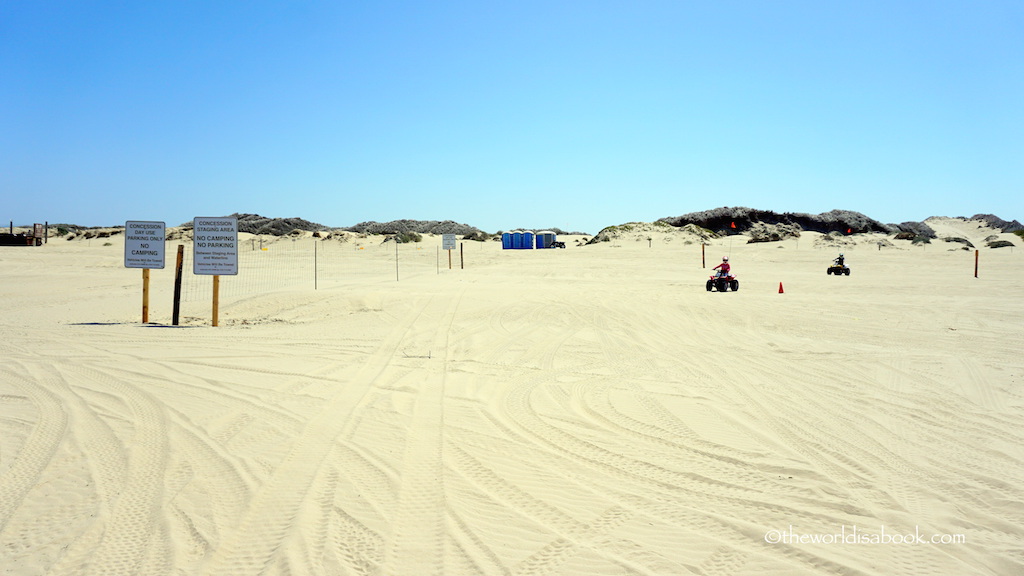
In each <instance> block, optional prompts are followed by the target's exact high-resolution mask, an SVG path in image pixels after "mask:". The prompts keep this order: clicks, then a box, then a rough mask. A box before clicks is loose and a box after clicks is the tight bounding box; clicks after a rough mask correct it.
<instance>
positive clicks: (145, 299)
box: [142, 268, 149, 324]
mask: <svg viewBox="0 0 1024 576" xmlns="http://www.w3.org/2000/svg"><path fill="white" fill-rule="evenodd" d="M142 323H143V324H148V323H149V268H143V269H142Z"/></svg>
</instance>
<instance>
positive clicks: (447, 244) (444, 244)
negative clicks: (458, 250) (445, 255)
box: [441, 234, 455, 250]
mask: <svg viewBox="0 0 1024 576" xmlns="http://www.w3.org/2000/svg"><path fill="white" fill-rule="evenodd" d="M441 248H442V249H444V250H455V234H442V235H441Z"/></svg>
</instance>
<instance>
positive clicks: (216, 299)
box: [213, 275, 220, 326]
mask: <svg viewBox="0 0 1024 576" xmlns="http://www.w3.org/2000/svg"><path fill="white" fill-rule="evenodd" d="M219 308H220V276H217V275H214V277H213V325H214V326H217V325H218V322H217V320H218V318H217V313H218V311H219Z"/></svg>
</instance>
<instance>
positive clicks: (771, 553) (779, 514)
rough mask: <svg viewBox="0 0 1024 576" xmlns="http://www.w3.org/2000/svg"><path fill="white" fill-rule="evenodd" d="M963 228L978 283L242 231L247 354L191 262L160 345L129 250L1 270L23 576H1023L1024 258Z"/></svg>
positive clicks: (3, 377) (784, 258)
mask: <svg viewBox="0 0 1024 576" xmlns="http://www.w3.org/2000/svg"><path fill="white" fill-rule="evenodd" d="M930 224H931V225H932V227H933V228H935V230H936V231H937V232H939V233H940V235H941V234H944V233H949V234H954V233H955V234H956V235H959V236H963V237H966V238H968V239H969V240H971V241H972V242H973V243H974V245H975V246H977V247H979V248H980V254H979V274H978V277H977V278H975V277H974V262H975V252H974V250H973V249H971V250H961V249H959V248H960V246H959V245H957V244H955V243H946V242H941V241H933V242H932V243H931V244H928V245H925V246H923V247H922V246H918V245H912V244H911V243H910V242H909V241H894V240H892V239H891V237H886V236H884V235H881V234H875V235H870V234H866V235H856V236H853V237H849V238H843V239H842V242H843V243H840V244H836V243H835V242H832V241H830V240H828V239H827V238H826V237H823V236H822V235H820V234H815V233H805V234H803V235H802V236H801V237H800V239H798V240H794V239H789V240H785V241H782V242H769V243H758V244H746V243H745V238H744V237H742V236H736V237H731V238H716V239H713V240H711V241H710V245H709V246H707V247H706V248H705V263H704V265H703V266H702V259H701V245H700V243H699V242H697V243H694V242H692V241H688V240H687V239H686V238H685V237H683V236H679V235H674V234H663V233H659V232H647V231H645V232H638V233H637V234H633V235H629V234H627V235H624V236H623V237H621V238H618V239H616V240H613V241H611V242H605V243H602V244H599V245H593V246H579V245H578V243H577V242H576V239H575V238H568V239H567V244H568V247H567V248H566V249H564V250H559V249H554V250H502V249H501V244H500V243H498V242H486V243H480V242H465V243H463V247H462V254H461V256H462V258H461V260H462V261H464V263H465V267H464V268H462V267H461V266H460V255H459V253H458V252H456V253H455V254H454V255H453V256H454V258H453V265H452V268H451V269H449V267H448V254H446V253H444V252H441V251H439V250H438V248H439V247H440V245H441V239H440V238H439V237H433V236H431V237H426V238H424V241H423V242H422V243H418V244H415V245H414V244H405V245H400V246H399V247H398V248H397V251H396V248H395V246H394V244H392V243H382V242H381V241H382V238H381V237H373V236H371V237H367V238H362V239H360V238H350V239H346V240H345V241H336V240H317V239H314V238H311V237H301V238H291V239H280V238H278V239H269V238H268V239H260V238H254V237H250V236H247V235H242V237H241V243H242V245H243V246H244V247H246V248H247V250H246V251H245V253H244V254H241V255H240V258H241V262H240V268H241V269H242V271H241V272H240V274H239V276H237V277H224V278H222V280H221V290H222V293H221V299H220V309H219V316H220V322H219V323H220V326H218V327H212V326H210V319H211V318H210V316H211V301H210V284H211V278H210V277H195V276H192V274H191V270H190V269H189V268H186V279H185V281H184V297H183V302H182V312H181V318H182V320H181V325H180V326H171V313H172V300H173V298H172V295H173V279H174V273H173V263H174V256H173V255H174V253H175V250H176V246H177V243H178V242H175V241H171V242H168V246H167V254H168V264H167V267H166V268H165V269H163V270H153V271H152V275H151V296H150V298H151V300H150V312H149V314H150V317H149V320H150V322H149V324H143V323H142V322H141V293H142V281H141V273H140V271H139V270H137V269H126V268H125V267H124V264H123V261H124V250H123V246H124V244H123V242H124V240H123V237H122V236H117V235H115V236H112V237H110V238H106V239H104V238H94V239H91V240H88V241H87V240H81V239H79V240H72V241H65V240H63V239H58V238H51V239H50V241H49V242H48V243H47V244H46V245H45V246H42V247H0V273H2V278H3V282H2V285H0V294H2V298H0V334H2V338H0V358H2V362H0V574H5V575H7V574H10V575H19V576H21V575H36V574H46V575H54V576H57V575H78V574H123V575H139V574H143V575H151V574H152V575H155V574H183V575H184V574H189V575H191V574H197V575H198V574H202V575H216V576H222V575H229V574H238V575H255V574H270V575H283V574H345V575H348V574H381V575H394V576H406V575H430V574H436V575H477V574H484V575H491V574H495V575H501V574H507V575H513V574H514V575H541V574H564V575H607V576H611V575H624V574H637V575H686V574H693V575H704V576H737V575H757V576H765V575H778V576H783V575H785V576H790V575H825V574H846V575H877V576H883V575H885V576H888V575H893V574H902V575H911V576H914V575H920V576H924V575H936V574H943V575H944V574H948V575H962V574H992V575H996V574H998V575H1008V576H1009V575H1015V574H1022V573H1024V417H1022V416H1024V357H1022V355H1021V350H1022V349H1024V331H1022V327H1024V265H1022V263H1024V241H1021V239H1020V238H1019V237H1016V236H1013V235H1010V234H1002V235H999V238H1001V239H1007V240H1011V241H1014V242H1015V243H1016V245H1015V246H1014V247H1013V248H1012V249H1011V248H1000V249H988V248H985V247H984V241H983V240H984V239H985V238H987V237H989V236H991V235H992V234H994V233H997V232H993V230H992V229H987V228H985V227H983V226H982V225H981V224H979V223H976V222H965V221H960V220H952V219H950V220H942V221H934V222H931V223H930ZM260 240H263V245H262V246H261V245H259V244H258V242H259V241H260ZM830 242H832V243H830ZM879 242H883V245H882V246H881V247H880V246H879ZM314 244H315V245H316V247H315V248H314ZM262 248H266V250H263V249H262ZM314 251H315V253H314ZM840 251H842V252H844V253H845V255H846V259H847V264H848V265H849V266H850V268H851V270H852V274H851V275H850V276H843V277H834V276H829V275H826V272H825V271H826V268H827V266H828V265H829V263H830V262H831V260H832V259H833V258H834V257H835V256H836V255H837V254H838V253H839V252H840ZM396 254H397V263H396ZM726 254H728V255H729V256H730V258H731V262H732V265H733V269H734V271H735V272H736V274H737V276H738V278H739V281H740V290H739V291H738V292H727V293H718V292H708V291H706V290H705V281H706V280H707V279H708V276H709V275H710V273H711V270H710V269H711V267H712V266H713V265H715V264H717V263H718V262H719V261H720V260H721V257H722V256H723V255H726ZM257 271H258V272H257ZM780 287H782V289H783V290H782V291H783V293H780Z"/></svg>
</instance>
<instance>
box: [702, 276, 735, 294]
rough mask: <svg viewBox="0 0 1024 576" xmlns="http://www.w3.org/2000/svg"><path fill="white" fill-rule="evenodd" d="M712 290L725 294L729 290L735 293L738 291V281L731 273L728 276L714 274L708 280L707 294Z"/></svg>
mask: <svg viewBox="0 0 1024 576" xmlns="http://www.w3.org/2000/svg"><path fill="white" fill-rule="evenodd" d="M712 288H714V289H715V290H718V291H719V292H727V291H729V290H732V291H733V292H735V291H737V290H739V289H740V281H739V280H737V279H736V276H735V275H734V274H733V273H732V272H730V273H728V274H723V273H722V272H716V273H715V275H714V276H712V277H711V278H709V279H708V283H707V289H708V292H711V289H712Z"/></svg>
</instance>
